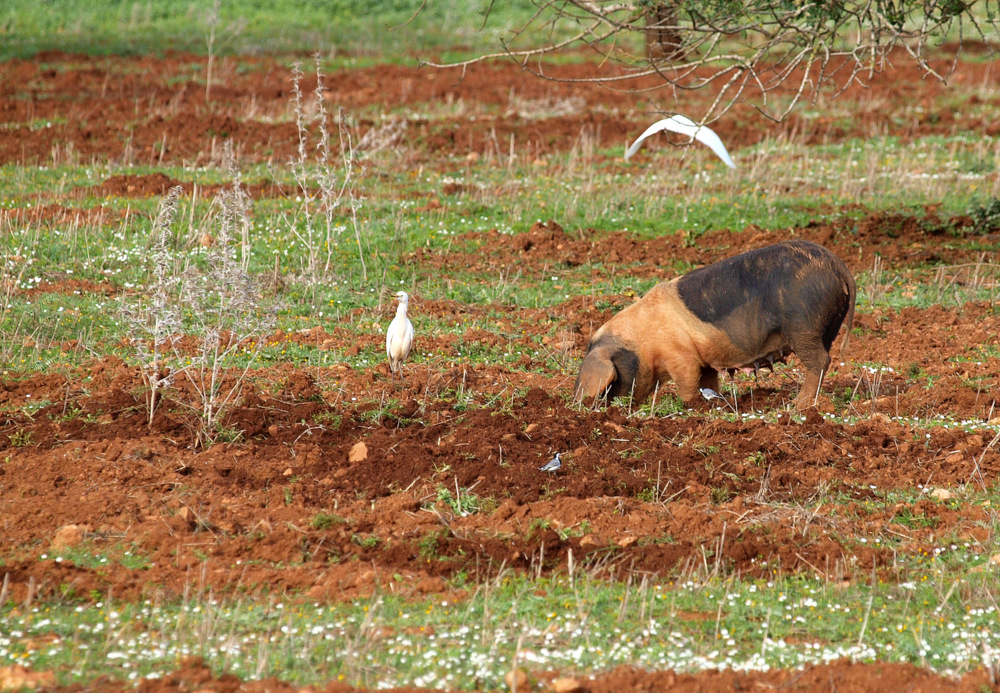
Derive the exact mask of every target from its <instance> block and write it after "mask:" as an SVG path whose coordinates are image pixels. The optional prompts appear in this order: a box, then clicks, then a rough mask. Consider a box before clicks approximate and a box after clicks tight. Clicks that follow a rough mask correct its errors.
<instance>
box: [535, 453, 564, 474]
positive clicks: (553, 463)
mask: <svg viewBox="0 0 1000 693" xmlns="http://www.w3.org/2000/svg"><path fill="white" fill-rule="evenodd" d="M560 467H562V460H561V459H559V453H558V452H557V453H556V456H555V457H553V458H552V459H551V460H549V461H548V462H546V463H545V464H543V465H542V466H541V467H539V469H540V470H541V471H543V472H555V471H558V470H559V468H560Z"/></svg>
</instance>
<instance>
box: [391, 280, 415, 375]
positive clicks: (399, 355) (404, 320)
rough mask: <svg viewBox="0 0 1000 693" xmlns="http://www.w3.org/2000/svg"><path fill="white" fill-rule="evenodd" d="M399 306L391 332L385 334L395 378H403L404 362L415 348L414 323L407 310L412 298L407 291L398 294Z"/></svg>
mask: <svg viewBox="0 0 1000 693" xmlns="http://www.w3.org/2000/svg"><path fill="white" fill-rule="evenodd" d="M396 298H398V299H399V306H397V307H396V317H394V318H393V319H392V322H390V323H389V331H388V332H386V334H385V353H386V355H387V356H388V357H389V371H390V373H392V375H393V377H395V375H396V373H397V372H398V373H399V377H400V378H402V377H403V361H405V360H406V357H407V356H409V355H410V347H412V346H413V323H411V322H410V319H409V318H408V317H406V308H407V306H409V305H410V297H409V296H407V295H406V292H405V291H398V292H396Z"/></svg>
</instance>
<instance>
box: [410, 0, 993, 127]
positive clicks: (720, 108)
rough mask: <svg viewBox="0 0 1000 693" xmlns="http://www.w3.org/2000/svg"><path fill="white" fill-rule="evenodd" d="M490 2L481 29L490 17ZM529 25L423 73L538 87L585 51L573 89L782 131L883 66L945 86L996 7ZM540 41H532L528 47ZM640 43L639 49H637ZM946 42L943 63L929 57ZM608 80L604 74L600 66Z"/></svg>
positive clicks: (864, 0) (810, 9) (706, 4)
mask: <svg viewBox="0 0 1000 693" xmlns="http://www.w3.org/2000/svg"><path fill="white" fill-rule="evenodd" d="M495 2H496V0H491V2H490V5H489V7H488V9H487V18H488V16H489V13H490V12H492V11H493V9H494V3H495ZM532 3H533V4H534V5H535V11H534V13H533V14H532V16H531V18H530V19H529V20H528V21H527V22H525V23H524V24H522V25H521V26H519V27H517V28H516V29H515V30H513V32H512V35H511V36H510V37H509V39H508V40H505V41H504V42H503V44H502V47H501V50H499V51H497V52H493V53H484V54H482V55H479V56H477V57H474V58H472V59H469V60H463V61H457V62H453V63H434V62H429V63H427V64H428V65H433V66H436V67H457V68H464V67H466V66H468V65H470V64H472V63H476V62H481V61H485V60H492V59H498V58H510V59H515V60H518V61H519V62H521V63H522V65H523V67H524V69H526V70H529V71H531V72H533V73H535V74H536V75H537V76H539V77H542V78H547V79H559V78H557V77H555V76H553V75H552V74H550V73H549V72H548V71H547V69H546V63H545V60H544V59H545V58H546V57H550V56H552V55H553V54H556V53H560V52H565V51H571V50H578V49H581V48H582V49H587V50H591V51H594V52H595V53H597V54H598V55H600V56H601V58H602V60H603V61H604V68H603V69H600V70H597V69H595V73H594V74H593V75H592V76H588V77H586V78H579V79H575V80H565V79H563V80H560V81H582V82H590V83H599V84H603V85H605V86H607V87H609V88H617V89H638V90H648V89H655V88H667V89H670V90H671V91H672V93H673V95H674V98H675V99H677V98H679V96H680V95H681V93H682V92H684V91H687V90H698V89H710V90H711V92H712V93H714V94H715V98H714V100H713V101H712V102H711V103H710V105H709V106H708V108H707V110H706V112H705V113H704V114H702V122H705V123H708V122H712V121H713V120H716V119H718V118H719V117H720V116H722V115H723V114H724V113H726V112H727V111H728V110H729V109H730V108H732V107H733V106H734V105H735V104H737V103H741V102H742V103H747V104H749V105H751V106H752V107H754V108H756V109H757V110H759V111H760V112H761V113H762V114H763V115H765V116H766V117H768V118H770V119H773V120H775V121H780V120H782V119H783V118H784V117H785V116H786V115H788V113H789V112H791V110H792V109H793V108H795V106H796V105H797V104H799V103H800V102H802V101H809V100H814V99H815V98H816V97H817V96H818V95H819V94H820V93H821V92H822V91H823V90H829V91H830V93H832V94H834V95H836V94H839V93H840V92H841V91H843V90H844V89H845V88H846V87H848V86H849V85H851V84H853V83H856V82H861V83H864V82H865V81H866V80H868V79H870V78H871V77H872V76H873V75H874V74H876V73H878V72H880V71H881V70H882V69H884V68H885V67H886V65H887V64H888V63H889V61H890V60H893V61H899V60H904V59H905V60H912V61H913V62H915V63H916V64H917V65H918V66H919V67H920V69H921V70H922V71H923V72H924V74H925V75H926V76H928V77H932V78H936V79H940V80H946V79H947V76H948V74H949V72H950V71H951V69H953V67H954V64H955V61H957V60H958V57H959V54H960V52H961V50H962V48H963V47H964V46H967V45H969V43H970V42H973V41H976V42H986V43H987V44H992V45H993V49H995V47H996V42H997V39H998V28H1000V0H856V1H855V0H750V1H748V2H740V1H738V0H625V1H617V0H532ZM539 36H544V37H548V38H547V40H545V41H541V42H539V41H538V40H537V37H539ZM643 38H644V40H641V39H643ZM945 42H947V45H948V46H949V47H952V46H955V47H957V48H956V49H955V50H949V51H947V56H946V58H950V60H949V59H945V60H943V61H942V60H933V61H932V60H931V58H930V49H931V48H933V47H935V46H938V45H941V44H942V43H945ZM609 65H610V66H613V67H614V69H608V66H609Z"/></svg>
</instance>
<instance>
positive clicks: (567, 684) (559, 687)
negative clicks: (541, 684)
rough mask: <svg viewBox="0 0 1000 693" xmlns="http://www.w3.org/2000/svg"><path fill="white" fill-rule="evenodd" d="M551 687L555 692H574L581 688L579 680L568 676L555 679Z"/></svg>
mask: <svg viewBox="0 0 1000 693" xmlns="http://www.w3.org/2000/svg"><path fill="white" fill-rule="evenodd" d="M551 688H552V690H553V691H555V693H576V691H580V690H583V686H581V685H580V682H579V681H577V680H576V679H571V678H569V677H563V678H558V679H556V680H555V681H553V682H552V686H551Z"/></svg>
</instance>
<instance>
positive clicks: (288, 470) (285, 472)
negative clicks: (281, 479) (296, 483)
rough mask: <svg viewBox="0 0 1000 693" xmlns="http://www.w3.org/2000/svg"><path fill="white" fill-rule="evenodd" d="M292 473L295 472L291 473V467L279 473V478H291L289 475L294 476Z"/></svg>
mask: <svg viewBox="0 0 1000 693" xmlns="http://www.w3.org/2000/svg"><path fill="white" fill-rule="evenodd" d="M294 473H295V472H293V471H292V468H291V467H288V468H287V469H285V471H283V472H282V473H281V476H291V475H292V474H294Z"/></svg>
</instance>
